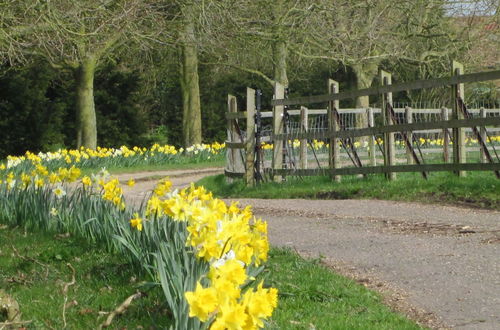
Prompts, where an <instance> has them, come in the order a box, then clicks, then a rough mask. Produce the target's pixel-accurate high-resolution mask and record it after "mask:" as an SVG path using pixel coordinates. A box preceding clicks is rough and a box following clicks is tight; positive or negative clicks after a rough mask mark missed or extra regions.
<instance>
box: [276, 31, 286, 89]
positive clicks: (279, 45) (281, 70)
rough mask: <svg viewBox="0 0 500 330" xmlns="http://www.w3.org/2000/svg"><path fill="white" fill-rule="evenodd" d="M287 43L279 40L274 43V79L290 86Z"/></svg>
mask: <svg viewBox="0 0 500 330" xmlns="http://www.w3.org/2000/svg"><path fill="white" fill-rule="evenodd" d="M286 58H287V47H286V43H285V42H284V41H282V40H278V41H276V42H274V44H273V62H274V80H275V81H277V82H279V83H280V84H282V85H283V86H285V87H288V76H287V74H286Z"/></svg>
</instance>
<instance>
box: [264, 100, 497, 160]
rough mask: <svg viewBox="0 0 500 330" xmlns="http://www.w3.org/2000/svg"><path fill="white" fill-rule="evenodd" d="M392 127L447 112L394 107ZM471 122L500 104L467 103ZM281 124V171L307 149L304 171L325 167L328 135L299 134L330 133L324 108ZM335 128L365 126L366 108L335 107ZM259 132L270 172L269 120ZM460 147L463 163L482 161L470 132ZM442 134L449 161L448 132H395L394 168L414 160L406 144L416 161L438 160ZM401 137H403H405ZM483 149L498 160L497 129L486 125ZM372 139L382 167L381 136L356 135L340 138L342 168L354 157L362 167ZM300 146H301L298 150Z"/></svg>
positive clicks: (293, 114)
mask: <svg viewBox="0 0 500 330" xmlns="http://www.w3.org/2000/svg"><path fill="white" fill-rule="evenodd" d="M393 107H394V108H393V109H394V123H395V124H398V123H399V124H403V123H429V122H438V121H443V120H448V119H451V118H452V110H451V109H450V108H446V107H441V106H439V105H435V104H434V105H433V104H429V103H425V102H418V103H394V105H393ZM468 111H469V112H470V114H471V118H480V117H500V100H499V101H498V102H492V103H482V104H471V105H469V106H468ZM372 112H373V117H374V118H373V121H374V124H375V126H378V125H382V123H383V118H382V111H381V109H380V108H376V107H374V108H372ZM286 113H287V114H286V115H285V116H284V120H283V125H284V127H283V132H284V133H286V134H288V136H289V139H287V140H285V141H284V146H283V155H284V157H283V165H284V168H296V169H299V168H300V167H301V166H303V164H304V162H302V163H301V151H300V150H301V148H302V149H303V150H306V152H305V157H306V161H305V163H306V164H307V168H311V169H312V168H327V167H328V161H329V153H330V150H329V139H328V137H323V138H316V139H308V140H303V139H300V138H299V134H301V133H304V132H309V133H322V132H323V133H325V134H324V135H326V132H328V129H329V121H328V115H327V110H326V109H308V115H307V120H306V121H305V120H304V119H303V118H302V119H301V116H300V110H298V109H295V110H288V111H287V112H286ZM338 114H339V127H340V129H341V130H353V129H359V128H365V127H368V122H369V119H368V111H367V109H339V110H338ZM262 124H263V125H262V127H261V128H260V130H261V131H260V134H261V136H262V141H263V142H262V145H261V154H262V157H261V159H262V160H263V164H262V166H263V168H270V167H271V162H272V155H273V151H272V143H273V141H272V135H273V124H272V118H271V117H269V118H264V120H263V121H262ZM464 130H465V134H466V139H465V144H466V154H467V159H468V162H480V161H481V152H480V150H481V146H480V143H479V141H478V138H477V136H476V134H475V133H474V132H473V129H472V128H465V129H464ZM445 134H448V139H449V144H450V149H449V151H448V152H449V155H448V156H449V157H450V158H452V157H453V155H452V147H451V146H452V145H453V140H452V132H451V129H449V130H448V133H446V132H445V130H443V129H427V130H419V131H412V132H404V133H403V132H398V133H395V134H394V141H395V142H394V144H395V162H396V163H397V164H404V163H413V162H414V159H415V156H412V155H411V152H410V151H409V148H408V147H407V144H408V142H409V143H410V144H411V147H412V149H413V152H414V153H415V154H416V156H417V158H419V159H420V160H421V162H423V163H426V162H429V163H431V162H436V161H438V162H439V161H443V157H444V156H443V153H444V151H443V148H444V144H445V143H446V137H445ZM405 135H406V136H405ZM483 136H484V140H485V143H486V147H487V148H488V150H489V151H490V153H491V154H493V155H494V156H495V161H496V162H499V161H500V160H499V159H498V157H497V156H496V155H497V154H498V150H500V128H497V127H485V128H484V132H483ZM372 138H373V139H374V140H375V145H376V148H375V151H374V153H375V163H376V164H377V165H380V164H382V163H383V153H384V149H383V137H382V135H381V134H380V135H376V136H373V137H361V138H354V139H340V141H339V142H338V143H339V150H340V153H339V158H340V162H341V165H342V166H343V167H345V166H357V165H356V158H358V159H359V160H360V161H361V164H362V166H369V165H373V164H370V157H369V155H370V152H369V139H372ZM301 146H302V147H301Z"/></svg>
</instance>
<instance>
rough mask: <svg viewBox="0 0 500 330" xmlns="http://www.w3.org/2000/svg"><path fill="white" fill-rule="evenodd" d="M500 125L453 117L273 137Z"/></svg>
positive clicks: (492, 120) (498, 119)
mask: <svg viewBox="0 0 500 330" xmlns="http://www.w3.org/2000/svg"><path fill="white" fill-rule="evenodd" d="M495 125H500V117H492V118H473V119H452V120H442V121H435V122H426V123H413V124H395V125H388V126H376V127H368V128H361V129H354V130H348V131H323V132H306V133H295V134H277V135H274V136H273V138H274V139H275V140H285V139H290V138H295V139H326V138H354V137H362V136H372V135H377V134H383V133H397V132H402V131H417V130H425V129H438V128H440V129H445V128H460V127H472V126H495Z"/></svg>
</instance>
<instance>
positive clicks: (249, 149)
mask: <svg viewBox="0 0 500 330" xmlns="http://www.w3.org/2000/svg"><path fill="white" fill-rule="evenodd" d="M245 149H246V150H245V151H246V166H245V177H246V183H247V186H253V185H255V175H254V167H255V89H252V88H247V140H246V143H245Z"/></svg>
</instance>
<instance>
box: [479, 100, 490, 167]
mask: <svg viewBox="0 0 500 330" xmlns="http://www.w3.org/2000/svg"><path fill="white" fill-rule="evenodd" d="M479 117H481V118H486V110H485V109H484V108H483V107H481V109H480V110H479ZM479 133H480V135H481V138H482V139H483V141H484V144H485V145H486V146H488V144H487V143H488V141H486V139H487V135H486V127H484V126H481V128H480V129H479ZM478 143H479V141H478ZM486 162H487V160H486V150H484V148H483V147H482V146H481V163H486Z"/></svg>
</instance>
